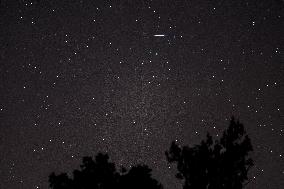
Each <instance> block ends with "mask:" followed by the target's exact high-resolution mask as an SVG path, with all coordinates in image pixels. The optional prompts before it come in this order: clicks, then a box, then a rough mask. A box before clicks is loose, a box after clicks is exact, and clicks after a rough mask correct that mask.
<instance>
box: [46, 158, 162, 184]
mask: <svg viewBox="0 0 284 189" xmlns="http://www.w3.org/2000/svg"><path fill="white" fill-rule="evenodd" d="M80 167H81V170H75V171H74V172H73V179H72V178H69V177H68V175H67V174H66V173H62V174H59V175H55V173H52V174H51V175H50V176H49V183H50V187H51V188H52V189H67V188H68V189H114V188H124V189H130V188H131V189H133V188H137V189H142V188H143V189H146V188H149V189H162V185H161V184H159V183H158V181H156V180H155V179H153V178H152V177H151V176H152V175H151V169H150V168H148V167H147V166H146V165H138V166H135V167H132V168H131V169H130V170H129V171H128V172H127V170H126V169H125V168H122V170H121V171H120V172H118V171H117V170H116V167H115V164H114V163H111V162H109V157H108V155H107V154H101V153H99V154H98V155H97V156H96V158H95V161H94V160H93V159H92V158H91V157H84V158H83V164H82V165H81V166H80Z"/></svg>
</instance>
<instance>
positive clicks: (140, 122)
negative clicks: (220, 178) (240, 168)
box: [0, 0, 284, 189]
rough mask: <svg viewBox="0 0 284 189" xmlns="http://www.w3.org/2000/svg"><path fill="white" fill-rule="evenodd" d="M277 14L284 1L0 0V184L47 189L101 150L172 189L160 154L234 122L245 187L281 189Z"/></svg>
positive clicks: (281, 67)
mask: <svg viewBox="0 0 284 189" xmlns="http://www.w3.org/2000/svg"><path fill="white" fill-rule="evenodd" d="M283 18H284V2H283V1H282V0H251V1H247V0H240V1H218V2H212V1H209V0H191V1H186V0H177V1H167V0H165V1H162V2H161V1H158V0H157V1H150V0H143V1H141V0H131V1H111V0H110V1H103V0H97V1H91V0H62V1H55V0H51V1H45V0H25V1H18V0H2V1H0V42H1V43H0V44H1V46H0V123H1V125H0V188H9V189H19V188H24V189H25V188H29V189H30V188H31V189H36V188H40V189H47V188H48V175H49V174H50V173H51V172H52V171H55V172H67V171H68V170H73V169H75V168H76V167H79V165H80V162H81V158H82V157H84V156H95V154H97V153H98V152H104V153H107V154H109V156H110V160H111V161H112V162H115V163H116V165H118V166H120V165H125V166H128V167H126V168H127V169H129V168H130V167H129V166H130V165H131V166H133V165H136V164H140V163H144V164H146V165H148V166H149V167H150V168H151V169H152V170H153V177H154V178H155V179H157V180H159V181H160V182H161V183H162V184H163V185H164V186H166V189H172V188H181V185H180V184H178V183H177V182H176V181H173V180H172V178H174V175H175V174H174V173H175V171H176V170H175V168H174V167H172V166H171V165H169V164H168V162H167V159H166V157H165V154H164V152H165V150H166V149H168V148H169V146H170V144H171V142H172V141H177V142H178V143H179V144H181V145H194V144H198V143H199V142H200V141H201V140H202V139H204V138H205V137H206V133H207V132H209V133H210V134H211V135H212V136H213V137H215V138H216V139H218V138H220V135H221V134H222V132H223V130H224V128H225V127H226V126H227V125H228V122H229V121H230V117H231V116H232V115H234V116H235V117H236V118H238V119H239V120H240V122H241V123H243V124H244V126H245V128H246V131H247V133H248V135H249V136H250V138H251V141H252V146H253V147H254V152H253V159H254V161H255V162H254V163H255V166H254V167H253V168H252V170H251V171H250V172H249V177H250V178H253V180H252V181H251V182H250V183H249V184H248V185H247V187H246V189H255V188H258V189H266V188H269V189H279V188H283V186H284V159H283V158H284V157H283V156H284V145H283V144H284V140H283V135H284V132H283V131H284V128H283V126H284V120H283V105H284V104H283V92H282V91H284V90H283V82H284V80H283V79H284V77H283V75H284V73H283V72H284V61H283V60H284V56H283V33H284V27H283V24H284V20H283ZM281 186H282V187H281Z"/></svg>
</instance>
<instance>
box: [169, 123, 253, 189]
mask: <svg viewBox="0 0 284 189" xmlns="http://www.w3.org/2000/svg"><path fill="white" fill-rule="evenodd" d="M250 151H252V145H251V142H250V139H249V138H248V136H247V135H246V132H245V130H244V126H243V125H242V124H241V123H239V121H237V122H236V121H235V120H234V118H232V119H231V122H230V125H229V127H228V129H227V130H225V131H224V133H223V136H222V137H221V139H220V140H216V141H215V142H213V139H212V136H210V135H209V134H207V139H206V140H203V141H202V142H201V144H199V145H196V146H194V147H188V146H184V147H180V146H178V145H177V144H176V143H174V142H173V143H172V145H171V147H170V150H169V151H167V152H166V156H167V159H168V161H169V162H171V163H172V162H175V163H177V169H178V173H177V175H176V177H177V178H179V179H183V180H184V185H183V188H184V189H241V188H243V187H244V185H245V182H246V180H248V177H247V174H248V170H249V169H250V168H251V167H252V166H253V161H252V159H251V158H249V157H248V156H249V154H248V153H249V152H250Z"/></svg>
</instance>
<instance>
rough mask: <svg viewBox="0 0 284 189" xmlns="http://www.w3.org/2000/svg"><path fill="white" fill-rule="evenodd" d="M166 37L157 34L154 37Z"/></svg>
mask: <svg viewBox="0 0 284 189" xmlns="http://www.w3.org/2000/svg"><path fill="white" fill-rule="evenodd" d="M165 36H166V35H165V34H156V35H154V37H165Z"/></svg>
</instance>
